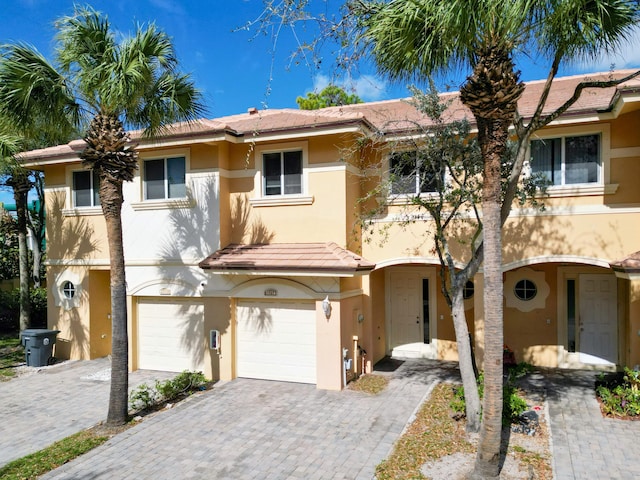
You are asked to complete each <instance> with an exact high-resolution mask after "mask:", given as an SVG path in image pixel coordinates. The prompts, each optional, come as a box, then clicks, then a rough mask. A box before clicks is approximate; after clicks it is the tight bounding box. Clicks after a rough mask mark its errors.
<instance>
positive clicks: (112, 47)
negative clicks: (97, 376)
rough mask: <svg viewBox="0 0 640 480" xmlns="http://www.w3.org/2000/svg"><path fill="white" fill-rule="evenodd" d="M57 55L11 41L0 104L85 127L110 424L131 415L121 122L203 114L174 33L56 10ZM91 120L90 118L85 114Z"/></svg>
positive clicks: (132, 162)
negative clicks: (131, 28) (103, 239)
mask: <svg viewBox="0 0 640 480" xmlns="http://www.w3.org/2000/svg"><path fill="white" fill-rule="evenodd" d="M56 28H57V31H58V33H57V36H56V40H57V58H56V60H57V62H56V65H55V66H54V65H51V64H50V63H49V62H48V61H47V60H46V59H45V58H44V57H43V56H42V55H40V54H39V53H38V52H37V51H35V49H33V48H32V47H29V46H27V45H21V44H18V45H8V46H5V48H4V52H3V59H2V63H1V64H0V104H3V105H5V107H4V108H6V111H7V112H10V113H11V114H12V115H13V116H14V118H16V119H18V120H20V119H23V120H25V121H27V119H28V118H29V115H30V113H31V111H32V110H31V109H34V108H39V107H38V106H37V105H34V104H33V101H34V100H37V99H40V101H41V102H42V101H44V102H46V103H45V105H46V106H47V110H48V111H49V112H50V114H51V116H52V117H59V116H66V117H67V118H71V119H72V120H73V123H74V124H75V125H77V126H79V127H80V128H86V133H85V135H84V139H85V141H86V147H85V149H84V150H83V151H82V152H81V154H80V157H81V158H82V160H83V163H84V164H85V165H86V166H87V167H89V168H91V169H92V170H94V171H96V172H97V173H98V177H99V181H100V187H99V194H100V203H101V206H102V211H103V214H104V218H105V221H106V226H107V237H108V243H109V257H110V275H111V280H110V284H111V319H112V352H111V354H112V365H111V392H110V396H109V411H108V415H107V423H108V424H109V425H120V424H123V423H124V422H126V420H127V417H128V348H129V347H128V333H127V307H126V305H127V304H126V281H125V259H124V250H123V240H122V237H123V231H122V220H121V209H122V203H123V193H122V185H123V182H125V181H131V180H132V179H133V177H134V173H135V171H136V169H137V166H138V162H137V153H136V150H135V148H134V146H133V145H131V144H130V142H129V135H128V133H127V131H126V130H125V127H128V128H129V127H130V128H140V129H142V130H143V132H142V135H143V137H147V138H148V137H154V136H156V135H158V134H159V133H161V132H163V131H165V130H166V128H168V126H169V124H171V123H173V122H178V121H191V120H194V119H196V118H198V117H199V116H200V115H201V114H202V113H203V106H202V103H201V96H200V93H199V92H198V90H197V89H196V88H195V86H194V84H193V82H192V81H191V80H190V78H189V76H188V75H185V74H182V73H180V72H179V71H178V60H177V57H176V55H175V51H174V48H173V44H172V42H171V39H170V38H169V37H168V36H167V35H166V34H165V33H164V32H162V31H160V30H158V29H157V28H156V26H155V25H154V24H150V25H147V26H146V27H143V26H138V27H137V28H136V30H135V33H134V35H133V36H131V37H127V38H125V39H123V40H122V41H118V40H117V39H116V37H118V36H119V35H117V33H116V32H115V31H113V30H112V28H111V25H110V23H109V21H108V19H107V17H106V16H104V15H103V14H101V13H100V12H97V11H95V10H93V9H92V8H90V7H76V8H75V11H74V14H73V15H71V16H66V17H63V18H60V19H59V20H58V21H57V22H56ZM87 120H89V121H87Z"/></svg>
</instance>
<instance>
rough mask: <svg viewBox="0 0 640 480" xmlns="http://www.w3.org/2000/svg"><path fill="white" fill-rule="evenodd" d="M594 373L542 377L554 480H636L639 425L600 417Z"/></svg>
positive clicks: (639, 462)
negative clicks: (547, 413) (543, 378)
mask: <svg viewBox="0 0 640 480" xmlns="http://www.w3.org/2000/svg"><path fill="white" fill-rule="evenodd" d="M595 378H596V373H594V372H584V371H568V370H564V371H557V372H551V373H547V374H545V382H546V386H547V401H548V404H549V416H550V417H551V434H552V442H553V467H554V473H555V478H556V480H574V479H575V480H591V479H594V480H596V479H598V480H599V479H619V480H629V479H635V478H640V422H636V421H625V420H615V419H611V418H604V417H602V415H601V414H600V407H599V405H598V402H597V400H596V398H595V393H594V381H595Z"/></svg>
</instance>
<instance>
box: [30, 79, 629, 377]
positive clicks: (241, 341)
mask: <svg viewBox="0 0 640 480" xmlns="http://www.w3.org/2000/svg"><path fill="white" fill-rule="evenodd" d="M581 79H582V77H568V78H562V79H558V80H557V81H556V84H555V87H554V89H553V91H552V94H551V97H550V100H549V104H550V106H549V108H551V107H553V106H555V105H558V104H559V103H560V102H562V101H563V100H564V99H566V98H568V96H570V95H571V93H572V92H573V87H574V86H575V84H576V83H577V82H578V81H580V80H581ZM541 87H542V82H531V83H529V84H527V88H526V91H525V93H524V96H523V98H522V100H521V103H520V111H521V114H522V115H524V116H525V117H526V116H527V115H530V114H531V113H532V109H533V107H534V105H535V102H536V101H537V96H538V94H539V92H540V89H541ZM453 98H454V102H453V103H452V104H451V106H450V110H449V115H451V116H452V117H453V118H461V117H463V116H465V115H466V116H469V117H470V115H469V113H468V112H467V111H465V109H464V108H463V107H462V106H461V105H460V104H459V102H456V101H455V95H453ZM415 122H418V123H424V122H425V120H424V119H422V118H420V117H419V116H418V115H417V113H416V111H415V110H414V109H413V107H412V106H411V105H410V104H408V103H407V102H405V101H402V100H397V101H384V102H376V103H366V104H359V105H351V106H344V107H332V108H326V109H322V110H318V111H300V110H291V109H284V110H265V111H257V110H255V109H250V110H249V111H248V112H247V113H245V114H240V115H234V116H230V117H224V118H218V119H214V120H201V121H199V122H196V123H195V124H193V125H191V126H181V127H180V128H176V129H174V130H173V131H172V133H170V134H168V135H166V136H164V137H162V138H160V139H158V140H155V141H154V142H147V141H143V140H141V139H134V140H135V142H136V143H138V145H139V146H138V150H139V152H140V159H139V170H138V172H137V175H136V177H135V179H134V181H133V182H131V183H127V184H125V186H124V197H125V203H124V205H123V211H122V219H123V226H124V243H125V248H124V250H125V257H126V276H127V308H128V313H129V323H130V325H129V332H130V366H131V368H132V369H160V370H170V371H182V370H184V369H199V370H202V371H204V372H205V374H206V375H207V377H211V378H216V379H217V378H220V379H232V378H236V377H251V378H263V379H273V380H281V381H292V382H306V383H311V384H315V385H317V387H318V388H323V389H340V388H342V387H343V385H344V378H345V376H346V377H347V378H350V377H351V376H352V375H353V374H354V373H361V372H362V371H363V370H364V371H369V370H370V369H371V367H372V365H373V364H374V363H375V362H377V361H378V360H380V359H382V358H383V357H385V356H387V355H396V356H419V357H428V358H433V359H442V360H455V359H456V356H457V354H456V345H455V337H454V331H453V326H452V322H451V317H450V313H449V310H448V307H447V305H446V303H445V301H444V299H443V297H442V295H441V293H440V286H439V282H440V277H439V268H440V267H439V262H438V260H437V258H436V257H435V255H434V253H433V251H432V245H431V244H430V242H429V241H426V240H425V238H426V237H425V232H426V231H429V228H430V222H429V219H428V218H426V217H424V218H423V217H416V222H414V223H412V224H411V225H410V226H409V227H401V226H400V224H399V222H398V221H397V220H398V219H399V218H401V217H402V215H403V212H404V210H403V209H404V208H405V206H404V205H403V202H402V198H403V194H404V195H406V194H411V193H418V192H415V189H412V188H413V187H412V186H411V182H405V183H403V185H404V187H403V188H404V189H405V190H403V191H401V192H395V193H396V194H398V193H400V195H396V197H395V198H394V201H393V202H391V205H390V206H389V207H388V208H387V209H386V211H385V213H384V215H381V216H379V217H378V218H376V219H375V222H374V225H377V226H384V227H385V228H383V229H378V228H372V229H371V232H373V233H371V232H369V233H367V234H366V237H367V238H365V234H364V233H363V232H362V231H361V230H360V229H358V228H354V226H355V225H357V219H358V216H359V214H360V213H361V211H360V210H361V209H362V208H364V207H362V203H361V202H359V199H361V198H363V197H364V195H365V193H366V190H367V189H369V188H370V187H371V186H372V183H371V182H372V181H373V182H375V178H376V175H375V174H374V175H373V177H372V176H371V175H370V172H367V171H366V170H368V169H370V166H371V165H374V164H375V163H377V162H378V161H380V162H381V163H382V165H383V166H385V165H386V168H387V169H388V166H389V162H390V159H389V155H387V154H385V153H384V152H385V148H384V143H385V142H386V141H387V139H391V138H394V139H396V140H397V139H399V138H400V139H401V138H402V137H403V135H407V136H408V135H412V134H413V133H414V132H413V131H412V128H413V126H415ZM378 131H381V132H382V133H383V135H379V136H377V138H378V142H379V143H380V144H381V145H380V147H381V148H370V149H363V148H357V147H358V145H361V143H359V141H360V140H361V138H362V135H363V134H365V135H366V134H370V133H373V132H378ZM82 148H83V142H82V141H73V142H71V143H69V144H67V145H61V146H58V147H53V148H47V149H44V150H37V151H32V152H29V153H27V154H25V155H24V158H23V161H24V163H25V165H27V166H29V167H32V168H37V169H41V170H43V171H44V174H45V179H46V202H47V215H48V217H47V218H48V223H47V235H48V238H47V245H48V248H49V250H48V281H47V284H48V288H49V297H48V301H49V307H48V308H49V310H48V324H49V327H50V328H55V329H57V330H60V334H59V336H58V343H57V344H56V350H55V355H56V356H57V357H59V358H75V359H90V358H96V357H101V356H105V355H108V354H109V353H110V345H111V330H110V294H109V261H108V251H107V249H108V245H107V240H106V231H105V223H104V219H103V217H102V212H101V209H100V206H99V198H98V196H97V179H96V178H95V177H94V176H93V175H92V174H91V172H90V171H88V170H86V169H84V168H83V167H82V165H81V163H80V161H79V158H78V152H80V151H81V149H82ZM532 151H535V152H536V161H535V162H531V165H530V169H531V170H532V171H538V172H543V173H544V174H545V175H547V177H548V178H549V180H550V181H551V183H552V185H551V186H550V187H549V189H548V197H547V198H545V199H544V202H545V205H546V208H545V210H544V211H539V210H537V209H532V208H526V207H525V208H520V207H515V208H514V210H513V212H512V214H511V216H510V218H509V220H508V222H507V224H506V226H505V231H504V248H505V251H504V262H505V263H504V267H503V269H504V282H505V296H504V305H505V327H504V328H505V342H506V343H507V344H508V346H509V347H510V348H511V349H512V350H513V351H514V352H515V356H516V359H517V360H518V361H526V362H530V363H532V364H535V365H540V366H545V367H563V368H602V369H612V368H616V367H620V366H623V365H630V366H633V365H636V364H640V254H638V253H636V252H639V251H640V82H638V81H632V82H629V83H627V84H624V85H621V86H619V87H618V88H609V89H604V90H587V91H585V92H584V93H583V95H582V99H581V100H580V101H579V102H578V103H577V104H576V105H575V106H574V107H572V108H571V109H570V110H569V111H568V112H567V113H566V114H564V115H563V116H562V117H560V118H559V119H558V120H556V121H555V122H553V124H552V125H551V126H549V127H548V128H545V129H544V130H542V131H540V132H539V133H538V136H537V138H536V140H535V141H534V142H533V144H532ZM383 170H384V168H383ZM410 173H411V172H408V173H407V175H409V174H410ZM372 178H373V180H372ZM380 178H384V174H382V177H380ZM408 178H409V177H408ZM423 194H424V195H429V192H423ZM381 230H383V231H384V232H385V234H386V235H388V240H387V241H384V242H380V241H378V240H380V238H377V236H378V235H379V233H378V232H380V231H381ZM371 237H373V238H371ZM365 240H366V241H365ZM482 286H483V282H482V272H480V273H479V274H478V275H476V277H475V279H474V282H473V285H469V288H468V289H467V291H466V295H465V297H466V300H465V302H466V307H467V317H468V322H469V325H470V328H471V333H472V338H473V342H474V346H475V350H476V353H477V354H478V357H479V359H480V361H481V359H482V340H483V318H482V311H483V304H482ZM213 340H218V341H217V342H212V341H213ZM212 347H214V348H212ZM345 357H346V359H347V360H350V362H346V363H345V362H344V359H345ZM345 365H347V367H348V371H347V372H345V371H344V367H345Z"/></svg>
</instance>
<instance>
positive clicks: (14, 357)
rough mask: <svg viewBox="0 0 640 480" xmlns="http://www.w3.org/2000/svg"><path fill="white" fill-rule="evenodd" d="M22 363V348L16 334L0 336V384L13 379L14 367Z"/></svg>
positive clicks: (23, 360)
mask: <svg viewBox="0 0 640 480" xmlns="http://www.w3.org/2000/svg"><path fill="white" fill-rule="evenodd" d="M24 363H25V359H24V348H23V347H22V345H20V338H19V337H18V334H13V335H9V334H2V335H0V382H2V381H5V380H9V379H11V378H13V377H15V375H16V367H17V366H19V365H22V364H24Z"/></svg>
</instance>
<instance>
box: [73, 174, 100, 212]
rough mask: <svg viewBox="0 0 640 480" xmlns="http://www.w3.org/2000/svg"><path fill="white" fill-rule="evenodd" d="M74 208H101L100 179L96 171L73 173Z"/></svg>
mask: <svg viewBox="0 0 640 480" xmlns="http://www.w3.org/2000/svg"><path fill="white" fill-rule="evenodd" d="M72 182H73V187H72V189H73V206H74V207H97V206H100V195H99V190H100V177H99V176H98V174H97V173H96V172H95V171H94V170H76V171H74V172H72Z"/></svg>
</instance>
